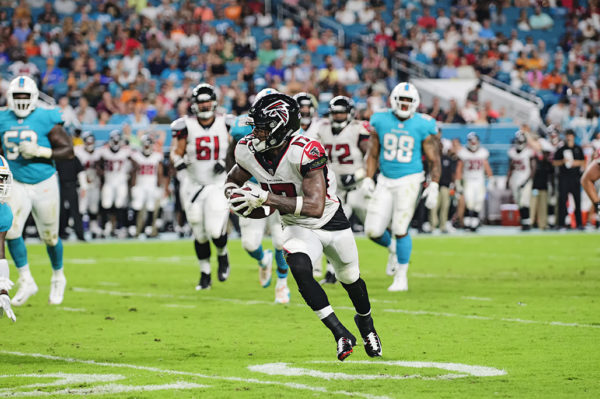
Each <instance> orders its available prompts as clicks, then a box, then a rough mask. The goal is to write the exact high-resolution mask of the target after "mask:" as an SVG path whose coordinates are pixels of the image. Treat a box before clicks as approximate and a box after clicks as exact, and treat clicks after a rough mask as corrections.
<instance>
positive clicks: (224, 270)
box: [217, 254, 229, 281]
mask: <svg viewBox="0 0 600 399" xmlns="http://www.w3.org/2000/svg"><path fill="white" fill-rule="evenodd" d="M217 260H218V261H219V269H218V273H217V275H218V277H219V281H225V280H227V278H228V277H229V257H228V256H227V254H225V255H219V256H218V257H217Z"/></svg>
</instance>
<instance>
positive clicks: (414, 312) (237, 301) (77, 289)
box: [73, 287, 600, 328]
mask: <svg viewBox="0 0 600 399" xmlns="http://www.w3.org/2000/svg"><path fill="white" fill-rule="evenodd" d="M73 291H75V292H84V293H95V294H104V295H113V296H139V297H144V298H178V299H193V300H198V299H200V300H213V301H221V302H231V303H235V304H239V305H269V306H276V304H275V303H274V302H268V301H256V300H251V301H246V300H242V299H233V298H221V297H208V296H206V297H202V296H194V297H192V296H185V295H169V294H153V293H143V292H121V291H108V290H99V289H93V288H83V287H73ZM372 302H377V301H376V300H372ZM382 302H383V301H382ZM389 302H391V301H389ZM277 306H281V305H277ZM288 306H298V307H306V305H305V304H301V303H290V304H288ZM335 309H342V310H354V308H353V307H351V306H335ZM379 310H380V311H383V312H391V313H404V314H410V315H413V316H422V315H425V316H443V317H461V318H464V319H473V320H489V321H507V322H512V323H525V324H541V325H547V326H562V327H581V328H600V325H594V324H581V323H567V322H562V321H541V320H524V319H515V318H505V317H490V316H479V315H462V314H457V313H446V312H432V311H429V310H406V309H379Z"/></svg>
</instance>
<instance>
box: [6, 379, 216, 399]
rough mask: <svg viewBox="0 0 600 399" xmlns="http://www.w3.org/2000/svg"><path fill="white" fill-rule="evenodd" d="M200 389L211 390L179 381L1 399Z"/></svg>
mask: <svg viewBox="0 0 600 399" xmlns="http://www.w3.org/2000/svg"><path fill="white" fill-rule="evenodd" d="M198 388H210V386H209V385H201V384H195V383H192V382H184V381H177V382H175V383H172V384H162V385H121V384H106V385H100V386H97V387H89V388H65V389H60V390H58V391H50V392H46V391H29V392H14V391H11V392H7V393H5V394H2V393H0V397H11V398H16V397H22V396H27V397H29V396H50V395H106V394H113V393H126V392H150V391H163V390H176V389H198Z"/></svg>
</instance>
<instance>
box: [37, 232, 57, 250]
mask: <svg viewBox="0 0 600 399" xmlns="http://www.w3.org/2000/svg"><path fill="white" fill-rule="evenodd" d="M40 239H41V240H42V241H43V242H44V244H46V245H48V246H50V247H54V246H56V244H57V243H58V234H56V233H55V234H52V232H51V231H50V230H42V231H41V232H40Z"/></svg>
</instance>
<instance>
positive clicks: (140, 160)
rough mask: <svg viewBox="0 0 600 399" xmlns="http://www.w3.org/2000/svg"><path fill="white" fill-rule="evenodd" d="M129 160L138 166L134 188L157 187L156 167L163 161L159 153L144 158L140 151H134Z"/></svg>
mask: <svg viewBox="0 0 600 399" xmlns="http://www.w3.org/2000/svg"><path fill="white" fill-rule="evenodd" d="M131 159H132V160H133V162H135V163H136V164H137V166H138V168H137V174H136V179H135V185H136V186H157V185H158V165H160V164H161V163H162V161H163V155H162V154H161V153H159V152H153V153H152V154H150V155H148V156H146V155H144V154H143V153H142V152H140V151H134V152H133V153H132V154H131Z"/></svg>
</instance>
